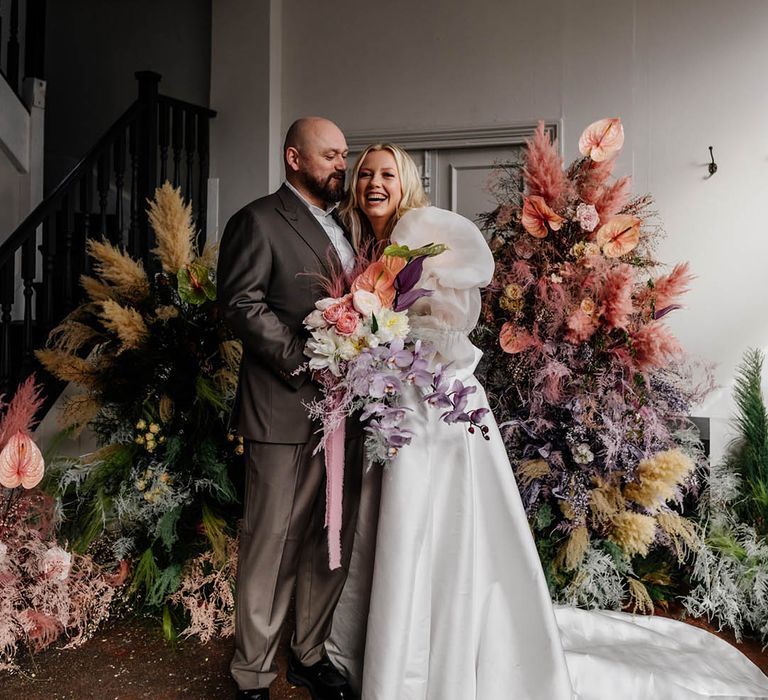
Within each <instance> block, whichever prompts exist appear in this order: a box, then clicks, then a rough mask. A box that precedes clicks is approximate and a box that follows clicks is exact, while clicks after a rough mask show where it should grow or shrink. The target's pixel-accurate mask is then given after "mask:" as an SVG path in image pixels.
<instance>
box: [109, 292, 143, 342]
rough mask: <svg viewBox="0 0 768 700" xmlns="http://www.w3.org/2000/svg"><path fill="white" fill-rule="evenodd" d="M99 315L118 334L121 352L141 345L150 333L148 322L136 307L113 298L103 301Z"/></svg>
mask: <svg viewBox="0 0 768 700" xmlns="http://www.w3.org/2000/svg"><path fill="white" fill-rule="evenodd" d="M99 316H100V318H101V320H102V323H103V324H104V326H105V327H106V328H108V329H109V330H111V331H113V332H114V333H116V334H117V337H118V339H119V340H120V344H121V346H122V347H121V349H120V350H119V352H123V351H124V350H130V349H134V348H138V347H140V346H141V344H142V343H143V342H144V340H145V339H146V338H147V336H148V335H149V329H148V328H147V324H146V323H144V319H143V318H142V316H141V314H140V313H139V312H138V311H136V309H131V308H128V307H125V306H121V305H120V304H118V303H117V302H116V301H113V300H111V299H107V300H106V301H103V302H102V312H101V314H100V315H99Z"/></svg>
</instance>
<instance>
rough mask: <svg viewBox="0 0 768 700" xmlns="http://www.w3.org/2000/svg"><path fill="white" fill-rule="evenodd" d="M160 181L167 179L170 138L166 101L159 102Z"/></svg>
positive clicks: (168, 110)
mask: <svg viewBox="0 0 768 700" xmlns="http://www.w3.org/2000/svg"><path fill="white" fill-rule="evenodd" d="M158 138H159V139H160V182H161V183H163V182H165V181H166V180H167V179H168V144H169V143H170V138H171V108H170V106H169V105H168V103H167V102H161V103H160V125H159V132H158Z"/></svg>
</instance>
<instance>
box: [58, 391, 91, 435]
mask: <svg viewBox="0 0 768 700" xmlns="http://www.w3.org/2000/svg"><path fill="white" fill-rule="evenodd" d="M100 410H101V404H100V403H99V402H98V401H96V400H95V399H94V397H93V396H92V395H91V394H76V395H75V396H71V397H69V398H68V399H67V400H66V402H65V403H64V407H63V408H62V411H61V414H60V415H59V424H60V425H61V427H62V428H65V429H66V428H72V429H73V435H74V436H75V437H77V436H78V435H80V433H82V432H83V429H84V428H85V427H86V426H87V425H88V423H90V422H91V421H92V420H93V419H94V418H95V417H96V416H97V414H98V413H99V411H100Z"/></svg>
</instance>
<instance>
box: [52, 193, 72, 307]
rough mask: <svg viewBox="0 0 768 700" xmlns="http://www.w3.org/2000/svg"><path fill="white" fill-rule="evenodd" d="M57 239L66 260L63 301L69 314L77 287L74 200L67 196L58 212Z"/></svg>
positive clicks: (64, 260)
mask: <svg viewBox="0 0 768 700" xmlns="http://www.w3.org/2000/svg"><path fill="white" fill-rule="evenodd" d="M56 237H57V238H58V239H59V240H60V241H61V242H62V244H63V253H64V259H63V261H62V260H59V262H60V263H61V262H63V264H64V269H63V271H62V272H63V285H64V289H63V290H62V291H63V300H64V311H65V312H69V311H70V309H72V306H73V300H74V297H75V285H74V280H73V275H72V199H71V197H70V196H69V195H68V194H67V195H64V199H63V200H62V204H61V209H60V210H59V212H58V216H57V221H56Z"/></svg>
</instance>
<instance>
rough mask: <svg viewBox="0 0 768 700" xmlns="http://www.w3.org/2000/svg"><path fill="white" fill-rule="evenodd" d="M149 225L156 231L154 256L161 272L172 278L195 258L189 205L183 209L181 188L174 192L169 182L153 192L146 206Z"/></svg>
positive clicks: (193, 232) (190, 206)
mask: <svg viewBox="0 0 768 700" xmlns="http://www.w3.org/2000/svg"><path fill="white" fill-rule="evenodd" d="M149 222H150V223H151V224H152V228H153V229H154V231H155V238H156V240H157V248H154V249H153V250H152V252H153V253H154V254H155V255H157V257H158V259H159V260H160V264H161V265H162V266H163V272H166V273H168V274H170V275H175V274H176V273H177V272H178V271H179V270H181V269H182V268H184V267H186V266H187V265H189V263H191V262H192V259H193V258H194V255H195V253H194V249H195V230H194V228H193V226H192V205H191V204H187V205H186V206H184V200H183V199H182V198H181V188H179V189H174V188H173V187H172V186H171V184H170V183H169V182H165V183H164V184H163V186H162V187H158V188H157V189H156V190H155V198H154V200H153V201H151V202H150V203H149Z"/></svg>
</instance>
